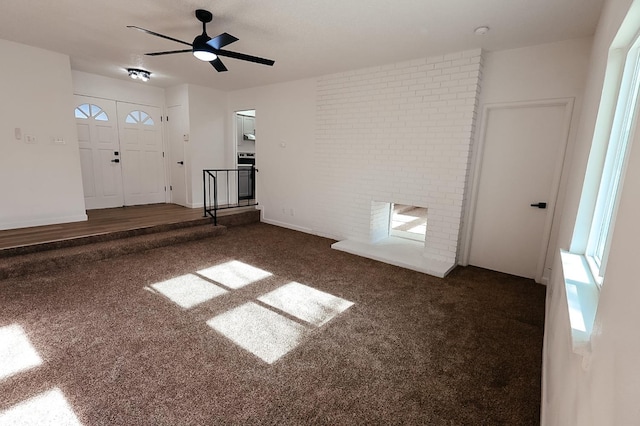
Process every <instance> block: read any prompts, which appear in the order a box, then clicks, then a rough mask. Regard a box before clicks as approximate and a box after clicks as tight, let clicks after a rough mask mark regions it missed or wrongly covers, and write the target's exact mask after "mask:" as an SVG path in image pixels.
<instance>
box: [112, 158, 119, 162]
mask: <svg viewBox="0 0 640 426" xmlns="http://www.w3.org/2000/svg"><path fill="white" fill-rule="evenodd" d="M111 162H112V163H119V162H120V160H119V159H118V158H114V159H113V160H111Z"/></svg>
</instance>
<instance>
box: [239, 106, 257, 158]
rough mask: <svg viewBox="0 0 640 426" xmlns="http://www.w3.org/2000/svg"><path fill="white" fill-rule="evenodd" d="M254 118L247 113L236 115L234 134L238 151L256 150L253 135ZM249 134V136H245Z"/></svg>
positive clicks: (254, 130)
mask: <svg viewBox="0 0 640 426" xmlns="http://www.w3.org/2000/svg"><path fill="white" fill-rule="evenodd" d="M255 132H256V118H255V117H250V116H247V115H241V114H237V115H236V134H237V145H238V152H256V142H255V138H254V135H255ZM246 135H251V136H246Z"/></svg>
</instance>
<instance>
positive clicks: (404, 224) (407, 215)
mask: <svg viewBox="0 0 640 426" xmlns="http://www.w3.org/2000/svg"><path fill="white" fill-rule="evenodd" d="M390 208H391V211H390V214H389V235H390V236H393V237H399V238H406V239H409V240H415V241H424V239H425V235H426V234H427V209H426V208H425V207H418V206H409V205H406V204H396V203H391V207H390Z"/></svg>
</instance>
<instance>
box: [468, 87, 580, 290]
mask: <svg viewBox="0 0 640 426" xmlns="http://www.w3.org/2000/svg"><path fill="white" fill-rule="evenodd" d="M574 102H575V98H573V97H570V98H556V99H541V100H529V101H517V102H502V103H493V104H485V105H484V106H483V108H482V121H481V124H480V136H479V138H478V144H477V149H476V150H475V152H474V155H473V162H472V165H473V170H472V172H471V176H472V178H471V182H470V187H471V191H470V192H469V201H468V202H467V207H466V208H465V215H464V223H465V226H464V230H463V233H462V244H463V247H462V248H461V253H462V256H461V260H460V262H459V264H460V265H462V266H467V265H468V264H469V256H470V253H471V244H472V241H471V237H472V234H473V227H474V224H475V215H476V206H477V202H478V191H479V187H480V175H481V173H482V163H483V161H482V160H483V157H484V148H485V143H486V134H487V126H488V122H489V113H490V112H491V111H492V110H497V109H519V108H531V107H547V106H561V107H564V119H563V130H562V140H561V144H562V145H561V147H560V148H559V151H558V152H559V155H558V158H557V159H556V164H555V168H554V174H553V180H552V185H551V193H550V197H549V201H548V203H547V211H548V213H547V218H546V220H545V226H544V231H543V237H542V244H541V246H540V249H539V251H538V259H537V263H536V275H535V281H536V282H537V283H542V284H547V283H548V281H549V277H548V276H545V273H544V272H545V266H546V264H547V263H548V259H547V257H548V251H549V243H550V242H551V239H552V230H553V231H556V229H554V225H556V227H557V224H558V221H557V220H556V218H555V214H556V203H557V201H558V195H559V192H560V183H561V180H562V171H563V168H564V163H565V157H566V152H567V144H568V141H569V135H570V130H571V119H572V116H573V106H574ZM551 257H552V259H553V256H551Z"/></svg>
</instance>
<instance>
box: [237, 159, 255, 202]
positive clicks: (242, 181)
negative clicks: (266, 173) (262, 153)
mask: <svg viewBox="0 0 640 426" xmlns="http://www.w3.org/2000/svg"><path fill="white" fill-rule="evenodd" d="M255 165H256V157H255V154H254V153H252V152H239V153H238V200H252V199H254V198H255V192H256V179H255V177H256V169H255Z"/></svg>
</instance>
